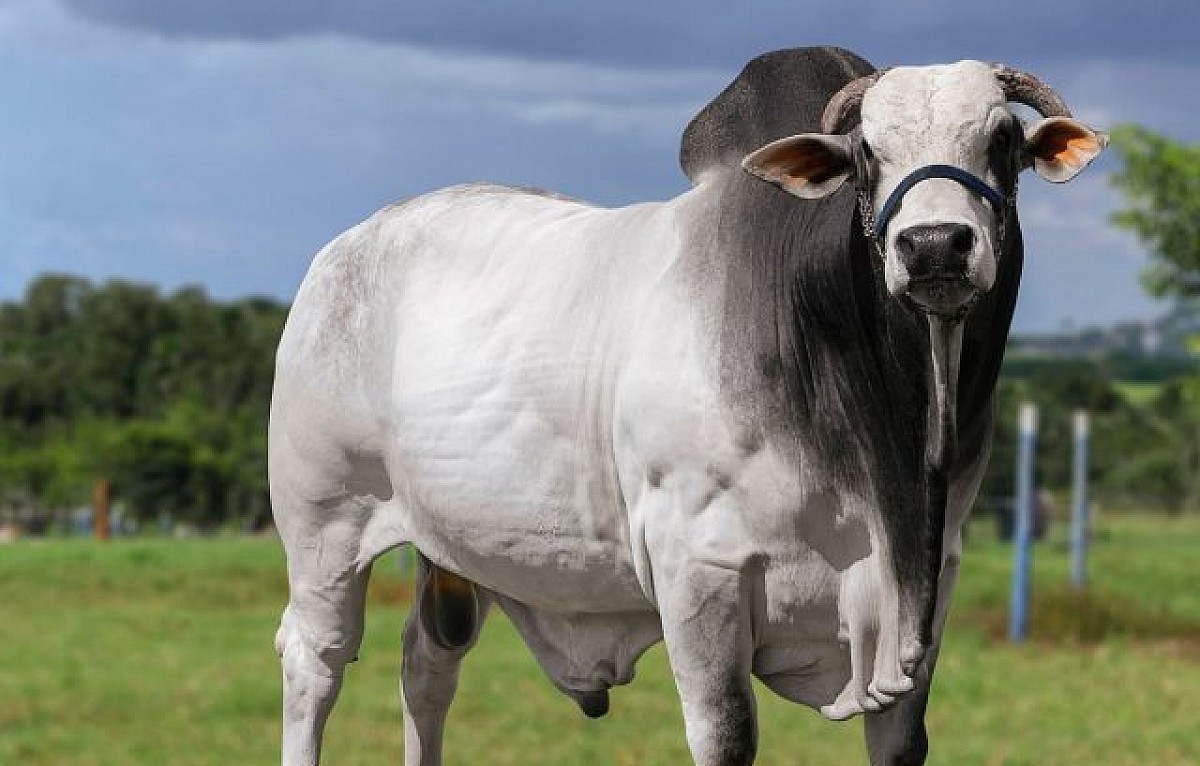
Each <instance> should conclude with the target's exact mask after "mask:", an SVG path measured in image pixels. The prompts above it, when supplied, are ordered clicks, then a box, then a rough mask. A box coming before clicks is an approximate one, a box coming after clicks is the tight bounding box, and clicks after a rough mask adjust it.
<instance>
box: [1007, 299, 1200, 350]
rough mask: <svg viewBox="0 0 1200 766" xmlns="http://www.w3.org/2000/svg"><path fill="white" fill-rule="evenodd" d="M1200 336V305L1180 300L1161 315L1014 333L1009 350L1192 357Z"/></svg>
mask: <svg viewBox="0 0 1200 766" xmlns="http://www.w3.org/2000/svg"><path fill="white" fill-rule="evenodd" d="M1196 337H1200V306H1197V305H1196V304H1192V303H1178V304H1176V305H1175V306H1174V307H1172V308H1171V310H1170V311H1168V312H1167V313H1166V314H1164V315H1163V316H1161V317H1159V318H1158V319H1154V320H1149V321H1144V322H1137V321H1131V322H1120V323H1118V324H1115V325H1112V326H1111V327H1086V328H1083V329H1080V330H1077V331H1074V332H1069V331H1068V332H1060V333H1036V334H1034V333H1031V334H1022V335H1013V336H1012V338H1011V339H1010V340H1009V345H1008V351H1009V353H1010V354H1017V355H1021V356H1050V357H1059V358H1073V359H1080V358H1094V357H1102V356H1110V355H1112V354H1135V355H1141V356H1150V357H1176V358H1185V359H1191V358H1193V357H1195V356H1196V354H1195V353H1194V352H1193V350H1192V347H1193V339H1194V338H1196Z"/></svg>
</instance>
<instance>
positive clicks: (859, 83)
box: [821, 69, 887, 133]
mask: <svg viewBox="0 0 1200 766" xmlns="http://www.w3.org/2000/svg"><path fill="white" fill-rule="evenodd" d="M886 71H887V70H886V69H880V70H879V71H877V72H872V73H871V74H869V75H866V76H865V77H859V78H858V79H857V80H851V81H850V82H848V83H846V84H845V85H843V86H842V89H841V90H839V91H838V92H837V93H834V94H833V95H832V96H831V97H830V98H829V102H828V103H827V104H825V111H824V112H823V113H822V114H821V132H822V133H836V132H837V129H838V127H840V126H841V124H842V121H843V120H845V119H846V118H847V117H849V116H850V115H851V114H852V113H853V112H854V110H856V109H858V107H859V106H860V105H861V104H862V99H863V94H864V93H866V92H867V88H869V87H871V86H872V85H874V84H875V81H876V80H878V79H879V78H880V77H882V76H883V73H884V72H886Z"/></svg>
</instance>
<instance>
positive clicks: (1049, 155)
mask: <svg viewBox="0 0 1200 766" xmlns="http://www.w3.org/2000/svg"><path fill="white" fill-rule="evenodd" d="M1101 148H1103V147H1101V145H1100V141H1099V140H1098V139H1097V138H1096V135H1095V134H1094V133H1092V132H1091V131H1090V130H1088V129H1087V128H1084V127H1082V126H1080V125H1077V124H1075V123H1070V122H1059V123H1054V124H1051V125H1047V126H1046V128H1045V129H1044V130H1042V132H1041V133H1040V134H1039V135H1038V137H1037V142H1036V143H1035V144H1034V145H1033V146H1031V147H1030V150H1031V151H1032V152H1033V154H1034V156H1035V157H1037V158H1038V159H1040V160H1045V161H1047V162H1053V163H1060V164H1064V165H1071V166H1079V165H1081V164H1083V163H1084V162H1086V161H1087V159H1088V158H1089V157H1092V156H1094V155H1096V154H1098V153H1099V152H1100V150H1101Z"/></svg>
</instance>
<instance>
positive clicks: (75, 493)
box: [0, 274, 287, 526]
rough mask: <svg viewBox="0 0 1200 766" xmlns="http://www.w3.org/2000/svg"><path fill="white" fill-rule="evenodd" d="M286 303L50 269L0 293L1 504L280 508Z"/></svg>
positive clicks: (202, 510) (199, 519)
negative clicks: (6, 297)
mask: <svg viewBox="0 0 1200 766" xmlns="http://www.w3.org/2000/svg"><path fill="white" fill-rule="evenodd" d="M286 313H287V308H286V306H285V305H283V304H280V303H278V302H275V301H272V300H269V299H265V298H246V299H241V300H234V301H227V302H222V301H216V300H213V299H212V298H210V297H209V296H208V295H207V294H206V293H205V292H204V290H202V289H201V288H197V287H187V288H183V289H180V290H178V291H175V292H173V293H170V294H162V293H161V292H160V291H159V290H158V289H157V288H155V287H152V286H149V285H142V284H134V283H130V282H125V281H120V280H113V281H109V282H106V283H104V284H93V283H92V282H90V281H89V280H86V279H82V278H80V277H75V276H69V275H61V274H53V275H46V276H43V277H41V278H39V279H37V280H35V281H34V282H33V283H32V284H30V285H29V287H28V289H27V290H26V292H25V295H24V297H23V299H22V300H19V301H11V302H7V303H4V304H2V305H0V506H3V507H8V508H10V509H11V508H24V509H28V510H30V511H31V512H32V513H33V514H34V515H48V514H49V513H50V512H51V511H54V510H61V509H66V508H73V507H79V506H83V505H87V504H88V502H89V499H90V497H91V491H92V490H91V488H92V483H93V481H94V480H95V479H97V478H100V477H104V478H107V479H108V480H109V481H110V482H111V484H112V487H113V491H114V497H115V499H116V500H117V501H118V502H119V503H120V506H121V508H122V509H123V511H124V512H125V514H126V515H129V516H132V517H135V518H139V519H141V520H143V521H152V520H155V519H157V518H159V517H160V516H161V515H164V514H168V515H170V516H171V517H173V518H174V519H176V520H183V521H187V522H190V523H193V524H197V525H200V526H213V525H217V524H227V523H234V524H238V525H247V526H250V525H259V524H262V523H264V522H265V521H266V520H267V519H268V518H269V515H270V506H269V500H268V495H267V478H266V422H267V412H268V408H269V402H270V395H271V381H272V373H273V364H274V354H275V346H276V344H277V343H278V340H279V335H280V333H281V331H282V328H283V322H284V319H285V317H286Z"/></svg>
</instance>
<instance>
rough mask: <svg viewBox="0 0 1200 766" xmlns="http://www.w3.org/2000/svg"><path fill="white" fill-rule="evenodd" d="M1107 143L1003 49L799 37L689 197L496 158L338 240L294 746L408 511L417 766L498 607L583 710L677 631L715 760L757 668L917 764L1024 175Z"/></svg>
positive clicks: (291, 462) (1008, 282)
mask: <svg viewBox="0 0 1200 766" xmlns="http://www.w3.org/2000/svg"><path fill="white" fill-rule="evenodd" d="M1012 102H1018V103H1024V104H1026V105H1028V106H1031V107H1033V108H1034V109H1035V110H1037V111H1038V112H1040V114H1041V118H1040V119H1037V120H1034V121H1030V122H1028V123H1027V122H1025V121H1023V120H1021V119H1020V118H1019V117H1018V116H1017V115H1015V114H1014V113H1013V111H1012V109H1011V108H1010V106H1009V105H1010V103H1012ZM1104 145H1105V137H1104V136H1103V135H1102V134H1100V133H1097V132H1096V131H1094V130H1092V129H1091V128H1089V127H1087V126H1086V125H1084V124H1082V123H1081V122H1079V121H1077V120H1075V119H1073V118H1072V117H1071V113H1070V111H1069V109H1068V108H1067V106H1066V105H1065V104H1064V103H1063V101H1062V99H1061V98H1060V97H1059V96H1058V95H1057V94H1056V93H1054V91H1053V90H1051V89H1050V88H1049V87H1047V86H1046V85H1045V84H1043V83H1041V82H1040V81H1039V80H1037V79H1036V78H1035V77H1033V76H1031V75H1029V74H1026V73H1023V72H1020V71H1017V70H1014V69H1011V68H1009V67H1006V66H1000V65H995V64H987V63H982V62H975V61H964V62H960V63H957V64H951V65H947V66H927V67H915V68H906V67H899V68H894V69H890V70H887V71H882V72H881V71H876V70H875V69H874V68H873V67H872V66H871V65H870V64H868V63H867V62H866V61H864V60H863V59H861V58H859V57H857V56H855V55H854V54H851V53H849V52H847V51H843V50H839V49H834V48H820V49H797V50H788V51H780V52H776V53H771V54H767V55H764V56H761V57H759V58H757V59H755V60H754V61H752V62H751V63H750V64H749V65H747V66H746V68H745V69H744V70H743V71H742V72H741V74H740V75H739V76H738V77H737V78H736V79H735V80H734V81H733V83H732V84H730V85H729V87H728V88H726V89H725V91H724V92H722V93H721V94H720V95H719V96H717V98H716V99H715V100H714V101H713V102H712V103H710V104H709V105H708V106H707V107H705V108H704V109H703V110H702V111H701V112H700V114H699V115H698V116H697V117H696V118H695V119H694V120H693V121H692V122H691V124H690V125H689V126H688V127H687V130H686V132H685V134H684V138H683V144H682V151H681V160H682V165H683V168H684V171H685V172H686V174H687V176H688V177H689V178H690V180H691V181H692V186H691V188H690V189H688V190H687V191H686V192H684V193H683V194H681V195H679V196H678V197H676V198H674V199H672V200H669V201H666V202H659V203H650V204H640V205H634V206H631V207H626V208H621V209H603V208H598V207H594V206H591V205H587V204H584V203H582V202H578V201H575V200H571V199H567V198H564V197H561V196H557V195H554V194H550V193H545V192H538V191H533V190H527V189H515V188H508V187H501V186H494V185H486V184H473V185H467V186H459V187H455V188H451V189H447V190H443V191H439V192H434V193H432V194H428V195H425V196H422V197H419V198H416V199H414V200H411V201H408V202H405V203H403V204H398V205H394V206H391V207H388V208H385V209H384V210H382V211H380V212H378V213H376V214H375V215H373V216H372V217H371V218H369V219H367V220H366V221H365V222H363V223H362V224H359V225H358V226H355V227H354V228H352V229H350V230H349V231H347V232H346V233H344V234H342V235H341V236H339V237H338V238H337V239H335V240H334V241H333V242H332V243H331V244H329V245H328V246H327V247H326V248H325V249H323V250H322V251H321V252H320V254H319V255H318V256H317V257H316V259H315V261H314V262H313V264H312V267H311V269H310V271H309V273H308V275H307V277H306V278H305V280H304V283H303V285H302V287H301V288H300V291H299V294H298V295H297V298H296V301H295V304H294V306H293V308H292V311H291V314H290V316H289V318H288V321H287V326H286V329H285V331H284V334H283V337H282V340H281V342H280V345H279V350H278V355H277V360H276V380H275V388H274V395H273V399H272V407H271V421H270V460H269V462H270V483H271V496H272V505H273V509H274V514H275V519H276V524H277V527H278V530H279V534H280V538H281V540H282V542H283V545H284V546H285V548H286V551H287V558H288V577H289V583H290V599H289V602H288V605H287V608H286V609H285V611H284V614H283V617H282V619H281V622H280V627H279V631H278V633H277V636H276V648H277V649H278V651H279V654H280V656H281V658H282V666H283V676H284V726H283V747H282V757H283V763H284V764H285V766H315V764H316V763H317V762H318V759H319V756H320V747H321V738H322V732H323V729H324V726H325V722H326V719H327V717H328V715H329V712H330V710H331V708H332V706H333V704H334V700H335V699H336V697H337V694H338V690H339V687H340V685H341V681H342V676H343V669H344V667H345V665H346V664H347V663H348V662H350V661H351V660H352V659H354V657H355V656H356V653H357V651H358V647H359V643H360V640H361V637H362V632H363V611H364V599H365V593H366V585H367V579H368V577H369V573H370V568H371V563H372V562H373V561H374V560H375V559H376V557H378V556H379V555H380V554H382V553H383V552H385V551H387V550H389V549H392V548H395V547H397V546H399V545H402V544H406V543H407V544H411V545H413V546H414V547H415V548H416V550H417V551H418V553H419V571H418V576H417V590H416V603H415V605H414V608H413V609H412V611H411V613H410V615H409V618H408V622H407V625H406V627H405V629H404V637H403V668H402V690H403V691H402V697H403V709H404V734H405V763H406V764H408V766H433V765H434V764H438V763H440V762H441V744H442V734H443V725H444V722H445V719H446V714H447V711H448V709H449V706H450V703H451V700H452V698H453V696H454V693H455V688H456V684H457V678H458V672H459V664H460V662H461V660H462V658H463V656H464V655H465V654H466V652H467V651H468V650H469V649H470V648H471V647H472V646H473V645H474V643H475V641H476V639H477V637H478V635H479V629H480V625H481V623H482V622H483V619H484V616H485V614H486V613H487V611H488V610H489V608H491V607H492V606H495V607H497V608H499V609H500V610H501V611H503V612H504V613H505V614H506V615H507V616H508V618H509V619H510V620H511V621H512V623H513V624H514V626H515V627H516V629H517V630H518V632H519V633H520V635H521V636H522V637H523V639H524V640H525V642H526V644H527V645H528V646H529V648H530V649H531V650H532V652H533V654H534V656H535V657H536V658H537V660H538V662H539V663H540V665H541V667H542V669H543V670H544V671H545V673H546V675H547V676H548V677H549V679H550V680H551V682H552V683H553V684H554V685H555V686H556V687H557V688H558V689H560V690H561V691H562V692H564V693H565V694H567V695H568V696H570V697H571V698H573V699H574V700H575V701H576V702H577V703H578V705H579V706H580V707H581V708H582V710H583V712H584V713H586V714H588V715H591V716H597V715H602V714H604V713H605V712H606V711H607V709H608V690H609V689H610V688H611V687H613V686H616V685H620V684H625V683H628V682H629V681H630V680H631V679H632V677H633V672H634V666H635V663H636V661H637V659H638V657H639V656H640V655H641V654H642V653H643V652H644V651H645V650H646V649H647V648H648V647H650V646H651V645H653V644H655V643H656V642H658V641H660V640H662V641H664V642H665V643H666V648H667V652H668V655H669V658H670V664H671V668H672V671H673V673H674V677H675V682H676V685H677V688H678V693H679V697H680V700H681V703H682V708H683V715H684V720H685V730H686V736H687V742H688V746H689V748H690V750H691V752H692V755H693V758H694V760H695V762H696V763H697V764H702V765H704V766H716V765H718V764H720V765H722V766H728V765H730V764H748V763H750V762H751V761H752V760H753V758H754V755H755V752H756V747H757V734H756V724H755V701H754V694H753V690H752V684H751V680H752V678H754V677H757V678H759V679H761V680H762V682H763V683H764V684H765V685H766V686H767V687H769V688H770V689H771V690H772V691H774V692H775V693H777V694H779V695H782V696H783V697H785V698H787V699H789V700H793V701H796V702H799V703H803V704H806V705H809V706H812V707H814V708H817V709H819V710H820V711H821V712H822V713H823V714H824V715H825V716H827V717H829V718H831V719H846V718H850V717H852V716H855V715H858V714H864V717H865V721H866V723H865V728H866V739H867V744H868V751H869V755H870V760H871V763H872V764H873V765H874V766H881V765H882V764H914V763H921V762H923V761H924V759H925V754H926V751H927V738H926V734H925V728H924V712H925V708H926V704H927V701H928V694H929V685H930V679H931V677H932V674H933V670H934V665H935V662H936V658H937V653H938V646H939V642H940V637H941V634H942V628H943V625H944V622H945V618H946V610H947V605H948V602H949V598H950V593H951V590H952V588H953V586H954V581H955V577H956V574H957V572H958V568H959V558H960V552H961V529H962V525H963V522H964V519H965V518H966V515H967V512H968V510H969V508H970V506H971V504H972V502H973V499H974V497H975V495H976V493H977V490H978V487H979V483H980V480H981V477H982V475H983V471H984V468H985V466H986V463H987V457H988V449H989V437H990V432H991V428H992V394H993V389H994V387H995V382H996V377H997V374H998V370H999V367H1000V361H1001V357H1002V354H1003V350H1004V345H1005V340H1006V337H1007V334H1008V329H1009V324H1010V321H1011V318H1012V313H1013V308H1014V304H1015V301H1016V296H1017V288H1018V283H1019V280H1020V274H1021V264H1022V257H1023V248H1022V241H1021V232H1020V225H1019V222H1018V219H1017V211H1016V207H1015V200H1016V193H1017V178H1018V174H1019V173H1020V172H1021V171H1022V170H1024V169H1027V168H1031V169H1033V170H1034V171H1035V172H1036V173H1037V174H1038V175H1040V176H1042V177H1043V178H1046V179H1048V180H1050V181H1054V182H1062V181H1066V180H1068V179H1070V178H1071V177H1073V176H1074V175H1075V174H1076V173H1078V172H1079V171H1080V170H1081V169H1082V168H1083V167H1084V166H1086V165H1087V164H1088V163H1089V162H1090V161H1091V160H1092V159H1093V158H1094V157H1095V156H1097V154H1099V152H1100V151H1101V150H1102V149H1103V148H1104Z"/></svg>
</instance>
